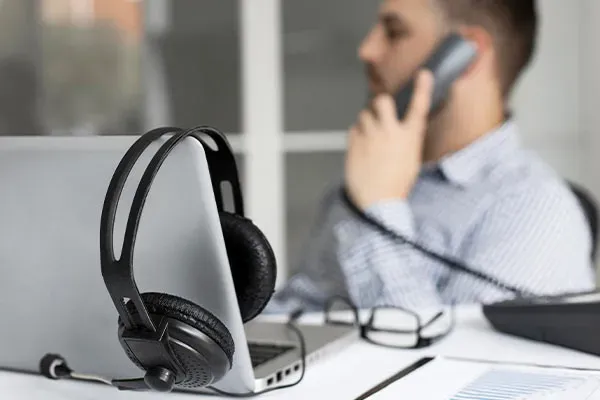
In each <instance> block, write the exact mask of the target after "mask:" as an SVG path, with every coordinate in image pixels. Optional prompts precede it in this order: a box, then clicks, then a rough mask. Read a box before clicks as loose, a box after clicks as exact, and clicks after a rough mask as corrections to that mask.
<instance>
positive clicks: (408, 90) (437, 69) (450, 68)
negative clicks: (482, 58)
mask: <svg viewBox="0 0 600 400" xmlns="http://www.w3.org/2000/svg"><path fill="white" fill-rule="evenodd" d="M476 56H477V48H476V47H475V45H474V44H473V43H471V42H469V41H467V40H466V39H464V38H463V37H462V36H460V35H458V34H456V33H452V34H450V35H448V36H447V37H446V38H444V40H443V41H442V42H441V43H440V44H439V45H438V47H437V48H436V49H435V51H434V52H433V54H432V55H431V56H430V58H429V59H428V60H427V62H425V64H423V66H422V68H421V69H423V68H424V69H428V70H429V71H431V72H432V73H433V76H434V80H435V82H434V89H433V94H432V98H431V107H430V113H433V112H435V111H436V110H437V108H438V107H439V106H440V105H441V104H442V103H443V102H444V100H446V97H447V96H448V92H449V90H450V86H452V83H453V82H454V81H455V80H456V79H458V78H459V77H460V76H461V75H462V74H463V73H464V72H465V71H466V70H467V68H469V66H470V65H471V63H472V62H473V61H474V60H475V57H476ZM414 84H415V78H414V77H413V78H412V79H411V80H410V82H409V83H408V84H406V85H405V86H404V87H403V88H402V89H401V90H400V91H399V92H398V94H397V95H396V110H397V112H398V118H399V119H402V118H404V115H405V114H406V111H407V109H408V105H409V104H410V101H411V98H412V95H413V92H414Z"/></svg>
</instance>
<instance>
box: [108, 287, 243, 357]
mask: <svg viewBox="0 0 600 400" xmlns="http://www.w3.org/2000/svg"><path fill="white" fill-rule="evenodd" d="M141 297H142V301H143V302H144V304H145V305H146V309H147V310H148V313H151V314H159V315H163V316H165V317H167V318H173V319H176V320H177V321H180V322H183V323H186V324H188V325H190V326H191V327H192V328H195V329H197V330H199V331H200V332H202V333H204V334H205V335H206V336H208V337H209V338H211V339H212V340H213V341H215V343H217V344H218V345H219V346H220V347H221V348H222V349H223V351H224V352H225V354H226V355H227V358H229V362H230V363H232V362H233V361H232V360H233V353H234V351H235V344H234V342H233V337H232V336H231V333H230V332H229V329H227V327H226V326H225V325H224V324H223V323H222V322H221V320H219V319H218V318H217V317H216V316H215V315H214V314H212V313H211V312H209V311H207V310H205V309H204V308H202V307H200V306H198V305H196V304H194V303H192V302H191V301H188V300H186V299H183V298H181V297H177V296H173V295H169V294H164V293H152V292H150V293H142V294H141ZM126 307H127V310H128V311H129V312H130V313H131V314H132V315H137V310H136V308H135V306H134V304H133V302H132V301H131V300H130V301H128V302H127V304H126ZM119 323H121V319H120V318H119Z"/></svg>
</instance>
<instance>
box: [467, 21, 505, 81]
mask: <svg viewBox="0 0 600 400" xmlns="http://www.w3.org/2000/svg"><path fill="white" fill-rule="evenodd" d="M458 32H459V33H460V34H461V35H462V36H463V37H464V38H465V39H466V40H468V41H469V42H471V43H473V44H474V45H475V47H476V48H477V57H476V58H475V60H474V61H473V63H472V64H471V66H470V67H469V68H468V69H467V71H465V73H464V74H463V77H467V76H470V75H473V74H477V73H479V72H481V71H484V70H489V68H490V67H491V68H494V65H495V64H494V59H495V57H496V54H495V48H494V39H493V37H492V35H491V34H490V33H489V32H488V31H487V30H486V29H484V28H483V27H481V26H478V25H468V26H464V25H463V26H461V27H459V28H458Z"/></svg>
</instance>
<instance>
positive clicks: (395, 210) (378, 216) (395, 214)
mask: <svg viewBox="0 0 600 400" xmlns="http://www.w3.org/2000/svg"><path fill="white" fill-rule="evenodd" d="M365 213H366V214H367V215H368V216H370V217H372V218H374V219H375V220H376V221H378V222H379V223H381V224H383V225H384V226H385V227H386V228H388V229H389V230H391V231H393V232H396V233H398V234H400V235H403V236H408V237H412V236H413V235H414V231H415V223H414V218H413V214H412V211H411V209H410V206H409V204H408V202H407V201H405V200H390V201H382V202H379V203H376V204H374V205H372V206H370V207H369V208H367V209H366V210H365Z"/></svg>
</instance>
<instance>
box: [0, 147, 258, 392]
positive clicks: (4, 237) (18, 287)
mask: <svg viewBox="0 0 600 400" xmlns="http://www.w3.org/2000/svg"><path fill="white" fill-rule="evenodd" d="M135 139H136V138H134V137H55V138H49V137H33V138H15V137H4V138H0V190H1V191H2V196H0V310H1V311H0V312H1V313H2V314H1V317H2V320H3V324H2V327H1V328H0V368H8V369H14V370H24V371H34V372H37V370H38V363H39V360H40V358H41V357H42V356H43V355H44V354H46V353H48V352H53V353H58V354H61V355H62V356H63V357H65V358H66V360H67V362H68V363H69V365H70V367H71V368H73V369H74V370H77V371H78V372H80V373H85V374H97V375H102V376H106V377H109V378H115V377H117V378H128V377H131V378H136V377H140V376H143V372H142V371H140V370H139V369H138V368H137V367H136V366H135V365H133V363H132V362H131V361H130V360H129V359H128V358H127V356H126V355H125V352H124V351H123V349H122V348H121V346H120V344H119V342H118V340H117V312H116V310H115V309H114V306H113V304H112V302H111V300H110V297H109V295H108V292H107V290H106V287H105V286H104V282H103V279H102V276H101V270H100V255H99V227H100V214H101V210H102V204H103V201H104V197H105V194H106V189H107V187H108V183H109V181H110V179H111V177H112V174H113V172H114V169H115V167H116V165H117V164H118V162H119V160H120V159H121V157H122V156H123V154H124V153H125V151H126V150H127V149H128V148H129V146H130V145H131V144H132V143H133V142H134V140H135ZM162 142H163V140H160V141H158V142H157V143H156V144H155V145H152V146H150V147H149V149H148V150H147V151H146V152H145V153H144V155H143V156H142V157H141V158H140V160H139V161H138V163H137V164H136V166H135V167H134V169H133V171H132V173H131V175H130V177H129V179H128V182H127V183H126V185H125V188H124V192H123V195H122V197H121V202H120V205H119V207H118V210H117V219H116V224H115V239H114V240H115V252H116V255H117V256H118V255H119V254H120V250H121V244H122V241H123V234H124V230H125V222H126V218H127V213H128V211H129V208H130V205H131V201H132V198H133V193H134V192H135V189H136V187H137V184H138V182H139V179H140V177H141V174H142V172H143V168H145V167H146V165H147V164H148V162H149V160H150V158H151V157H152V155H153V154H154V153H155V152H156V150H157V149H158V147H159V145H160V143H162ZM134 273H135V278H136V281H137V283H138V287H139V290H140V292H141V293H143V292H148V291H156V292H163V293H165V292H166V293H169V294H174V295H177V296H180V297H184V298H186V299H188V300H190V301H192V302H195V303H196V304H199V305H202V307H204V308H205V309H207V310H209V311H210V312H212V313H213V314H215V315H216V316H217V317H218V318H220V319H221V320H222V321H223V322H224V323H225V325H226V326H227V327H228V328H229V329H230V331H231V333H232V336H233V337H234V341H235V343H236V351H235V355H234V367H233V369H232V370H231V371H230V372H229V374H228V375H227V376H226V377H225V378H224V380H222V381H221V382H220V383H218V384H217V385H215V387H217V388H219V389H222V390H226V391H230V392H236V391H239V392H247V391H252V390H253V389H254V376H253V371H252V366H251V361H250V356H249V353H248V348H247V345H246V337H245V333H244V326H243V324H242V320H241V316H240V313H239V309H238V305H237V300H236V296H235V292H234V285H233V280H232V277H231V274H230V269H229V264H228V261H227V253H226V250H225V245H224V241H223V236H222V232H221V229H220V222H219V216H218V212H217V208H216V204H215V200H214V195H213V191H212V187H211V181H210V176H209V172H208V166H207V162H206V158H205V155H204V150H203V147H202V146H201V145H200V143H198V142H197V141H196V140H195V139H192V138H189V139H186V140H184V142H183V143H181V144H180V145H179V146H178V147H176V148H175V149H174V151H173V152H172V153H171V155H170V156H169V157H168V158H167V160H166V161H165V163H164V164H163V166H162V168H161V170H160V171H159V173H158V175H157V177H156V179H155V181H154V183H153V186H152V188H151V190H150V194H149V196H148V199H147V202H146V205H145V208H144V212H143V215H142V218H141V221H140V227H139V231H138V237H137V242H136V248H135V255H134Z"/></svg>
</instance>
